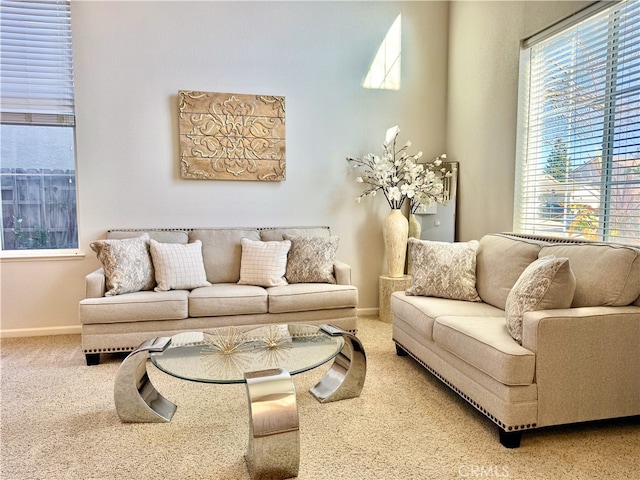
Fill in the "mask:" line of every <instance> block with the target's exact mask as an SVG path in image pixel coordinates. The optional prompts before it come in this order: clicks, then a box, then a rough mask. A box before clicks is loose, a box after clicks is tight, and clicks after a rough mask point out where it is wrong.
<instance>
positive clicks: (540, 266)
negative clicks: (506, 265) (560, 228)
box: [506, 255, 576, 344]
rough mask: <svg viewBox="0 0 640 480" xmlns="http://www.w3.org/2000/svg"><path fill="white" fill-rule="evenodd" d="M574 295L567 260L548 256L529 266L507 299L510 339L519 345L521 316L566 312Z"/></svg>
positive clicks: (574, 288)
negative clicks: (563, 310)
mask: <svg viewBox="0 0 640 480" xmlns="http://www.w3.org/2000/svg"><path fill="white" fill-rule="evenodd" d="M575 291H576V277H575V276H574V274H573V271H572V270H571V267H570V265H569V259H568V258H565V257H561V258H556V257H555V256H553V255H549V256H546V257H541V258H539V259H537V260H535V261H534V262H532V263H531V264H530V265H529V266H528V267H527V268H525V269H524V272H522V274H521V275H520V278H518V280H517V281H516V283H515V285H514V286H513V288H512V289H511V292H509V296H508V297H507V305H506V317H507V329H508V330H509V333H510V334H511V336H512V337H513V339H514V340H515V341H517V342H518V343H520V344H522V316H523V315H524V314H525V313H526V312H532V311H535V310H548V309H554V308H569V307H571V302H572V301H573V294H574V292H575Z"/></svg>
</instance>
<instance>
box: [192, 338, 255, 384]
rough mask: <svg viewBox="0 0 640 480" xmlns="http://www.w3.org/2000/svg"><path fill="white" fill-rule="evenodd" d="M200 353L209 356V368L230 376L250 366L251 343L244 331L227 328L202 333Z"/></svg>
mask: <svg viewBox="0 0 640 480" xmlns="http://www.w3.org/2000/svg"><path fill="white" fill-rule="evenodd" d="M204 345H205V347H204V348H203V349H202V352H201V353H202V355H209V356H211V362H210V364H209V369H210V370H212V371H217V372H224V373H226V374H228V375H230V376H233V375H238V374H241V373H243V372H245V371H247V370H248V369H249V367H250V366H251V354H250V351H251V343H250V342H249V341H248V340H247V337H246V335H245V334H244V332H242V331H240V330H238V329H236V328H233V327H231V328H229V329H226V330H220V331H216V332H215V333H211V334H205V335H204Z"/></svg>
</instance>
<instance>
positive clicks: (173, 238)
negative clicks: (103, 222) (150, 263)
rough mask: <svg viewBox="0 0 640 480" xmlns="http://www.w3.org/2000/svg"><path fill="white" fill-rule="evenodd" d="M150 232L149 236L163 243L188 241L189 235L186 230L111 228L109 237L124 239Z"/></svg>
mask: <svg viewBox="0 0 640 480" xmlns="http://www.w3.org/2000/svg"><path fill="white" fill-rule="evenodd" d="M145 233H146V234H148V235H149V238H152V239H154V240H155V241H157V242H162V243H188V242H189V235H188V234H187V232H186V231H184V230H170V229H167V230H164V229H159V230H154V229H149V230H126V229H125V230H109V232H108V233H107V238H109V239H122V238H133V237H139V236H140V235H144V234H145Z"/></svg>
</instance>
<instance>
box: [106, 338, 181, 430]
mask: <svg viewBox="0 0 640 480" xmlns="http://www.w3.org/2000/svg"><path fill="white" fill-rule="evenodd" d="M168 344H169V338H168V337H158V338H152V339H150V340H147V341H146V342H144V343H143V344H142V345H140V346H139V347H138V348H137V349H135V350H134V351H133V352H131V353H130V354H129V356H127V358H125V359H124V360H123V361H122V364H121V365H120V368H119V369H118V373H117V374H116V381H115V388H114V391H113V398H114V400H115V404H116V411H117V412H118V416H119V417H120V420H121V421H122V422H125V423H128V422H170V421H171V418H172V417H173V414H174V413H175V411H176V408H178V407H176V405H175V404H173V403H171V402H170V401H169V400H167V399H166V398H164V397H163V396H162V395H160V394H159V393H158V391H157V390H156V389H155V387H154V386H153V384H152V383H151V381H150V380H149V376H148V375H147V359H148V358H149V352H161V351H162V350H164V349H165V348H166V347H167V345H168Z"/></svg>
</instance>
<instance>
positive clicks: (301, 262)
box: [284, 234, 339, 283]
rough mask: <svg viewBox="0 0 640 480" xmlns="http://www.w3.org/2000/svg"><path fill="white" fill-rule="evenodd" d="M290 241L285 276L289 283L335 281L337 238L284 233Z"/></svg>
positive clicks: (333, 236) (285, 237)
mask: <svg viewBox="0 0 640 480" xmlns="http://www.w3.org/2000/svg"><path fill="white" fill-rule="evenodd" d="M284 239H285V240H290V241H291V249H290V250H289V255H288V257H287V271H286V273H285V277H286V279H287V282H289V283H336V277H335V276H334V274H333V264H334V263H335V260H336V251H337V250H338V243H339V239H338V237H337V236H335V235H332V236H331V237H301V236H295V235H289V234H284Z"/></svg>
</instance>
